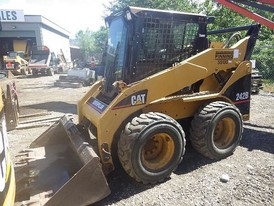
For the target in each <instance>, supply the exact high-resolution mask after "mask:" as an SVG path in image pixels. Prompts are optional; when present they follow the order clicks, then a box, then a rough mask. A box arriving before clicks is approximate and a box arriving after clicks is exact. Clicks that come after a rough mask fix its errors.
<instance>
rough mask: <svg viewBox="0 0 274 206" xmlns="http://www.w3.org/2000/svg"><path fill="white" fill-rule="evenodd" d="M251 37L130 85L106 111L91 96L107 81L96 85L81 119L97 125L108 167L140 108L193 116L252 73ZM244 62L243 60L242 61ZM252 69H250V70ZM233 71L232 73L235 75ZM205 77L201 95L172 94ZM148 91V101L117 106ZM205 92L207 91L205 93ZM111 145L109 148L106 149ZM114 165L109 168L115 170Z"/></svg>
mask: <svg viewBox="0 0 274 206" xmlns="http://www.w3.org/2000/svg"><path fill="white" fill-rule="evenodd" d="M248 39H249V37H246V38H244V39H243V40H241V41H240V42H239V43H237V45H235V46H234V47H233V48H227V49H220V48H209V49H207V50H205V51H203V52H200V53H199V54H197V55H195V56H193V57H191V58H189V59H187V60H185V61H182V62H180V63H178V64H176V65H174V66H173V67H170V68H169V69H166V70H164V71H162V72H159V73H156V74H155V75H152V76H150V77H148V78H145V79H143V80H141V81H139V82H136V83H134V84H131V85H127V86H126V87H125V88H124V89H123V90H122V91H121V92H120V93H119V94H118V96H117V97H116V98H115V99H114V100H113V101H112V102H111V103H110V104H109V105H107V108H106V109H105V110H104V111H103V112H98V111H96V110H94V109H93V108H92V107H91V106H90V105H89V104H88V100H89V99H90V97H92V98H96V96H97V95H98V94H99V93H100V89H101V85H102V84H103V82H98V83H96V84H95V85H93V86H92V87H91V89H90V91H89V92H88V93H87V94H86V95H85V96H84V97H83V98H82V99H81V100H80V101H79V103H78V115H79V122H80V123H81V122H82V121H83V119H84V117H85V118H87V119H88V120H89V121H90V122H91V123H92V124H93V125H94V126H95V127H96V128H97V140H98V148H99V153H100V154H99V155H100V157H101V162H102V163H103V165H104V166H106V165H113V164H112V158H111V156H110V157H109V156H108V155H107V157H106V154H107V153H110V152H111V146H112V142H113V139H114V137H115V133H116V131H118V129H119V128H120V126H121V125H124V124H125V120H127V118H128V117H129V116H130V115H132V114H134V113H135V112H137V111H140V110H141V111H142V112H149V111H159V112H162V113H165V114H168V115H170V116H171V117H173V118H175V119H180V118H186V117H192V116H193V115H194V114H195V112H196V111H197V110H198V108H199V107H200V106H201V105H202V104H203V103H204V102H205V101H208V100H210V99H211V100H213V99H222V100H224V101H229V100H228V99H227V98H226V97H224V96H223V92H225V90H226V88H228V87H229V86H230V85H231V84H233V83H234V82H235V81H236V80H238V79H240V78H241V77H243V76H245V75H247V74H249V73H250V69H249V66H250V62H249V61H247V62H243V59H244V57H245V51H246V48H247V42H248ZM241 62H243V63H241ZM240 63H241V64H240ZM247 68H248V69H247ZM217 73H220V74H222V76H223V77H225V78H226V79H228V81H227V82H226V83H225V85H222V86H221V85H220V84H219V83H218V81H217V80H216V78H215V77H214V74H217ZM231 74H232V75H231ZM199 80H203V83H202V85H201V86H200V93H198V94H197V95H194V94H193V95H183V96H172V98H171V97H168V96H169V95H172V94H174V93H175V92H177V91H179V90H180V89H183V88H185V87H188V86H191V85H192V84H194V83H195V82H197V81H199ZM142 90H147V99H146V102H145V103H144V104H142V103H141V104H136V105H135V106H130V107H126V108H121V109H119V108H118V109H113V108H114V107H115V105H117V103H119V102H121V101H122V100H123V99H125V98H127V97H130V96H131V95H133V94H134V93H136V92H138V91H142ZM203 91H207V92H205V93H203ZM103 145H107V146H108V147H107V148H108V151H104V152H103V149H102V146H103ZM112 169H113V168H112V167H111V168H109V170H112Z"/></svg>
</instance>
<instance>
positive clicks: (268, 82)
mask: <svg viewBox="0 0 274 206" xmlns="http://www.w3.org/2000/svg"><path fill="white" fill-rule="evenodd" d="M263 82H264V83H263V91H265V92H272V93H274V80H273V79H264V80H263Z"/></svg>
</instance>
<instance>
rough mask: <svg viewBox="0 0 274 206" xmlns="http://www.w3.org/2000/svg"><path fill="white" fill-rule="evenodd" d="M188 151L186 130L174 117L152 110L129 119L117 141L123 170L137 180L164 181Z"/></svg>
mask: <svg viewBox="0 0 274 206" xmlns="http://www.w3.org/2000/svg"><path fill="white" fill-rule="evenodd" d="M184 152H185V133H184V131H183V129H182V127H181V126H180V124H179V123H178V122H177V121H175V120H174V119H172V118H171V117H169V116H167V115H164V114H161V113H154V112H150V113H147V114H141V115H140V116H139V117H135V118H133V119H132V121H131V122H129V123H128V124H127V125H126V127H125V129H124V131H123V132H122V134H121V137H120V139H119V141H118V157H119V160H120V162H121V165H122V166H123V168H124V170H125V171H126V172H127V173H128V174H129V175H130V176H131V177H133V178H134V179H135V180H136V181H138V182H143V183H144V184H148V183H151V184H154V183H156V182H161V181H163V180H164V179H165V178H167V177H169V176H170V174H171V173H172V172H173V171H174V170H175V169H176V168H177V166H178V164H179V163H180V162H181V161H182V157H183V155H184Z"/></svg>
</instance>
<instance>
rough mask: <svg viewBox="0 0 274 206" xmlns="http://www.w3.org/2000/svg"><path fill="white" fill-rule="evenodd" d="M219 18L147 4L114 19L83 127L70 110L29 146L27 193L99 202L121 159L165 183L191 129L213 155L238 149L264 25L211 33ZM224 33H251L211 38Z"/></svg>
mask: <svg viewBox="0 0 274 206" xmlns="http://www.w3.org/2000/svg"><path fill="white" fill-rule="evenodd" d="M212 21H213V18H210V17H207V16H205V15H200V14H191V13H184V12H172V11H163V10H154V9H144V8H137V7H127V8H125V9H123V10H122V11H120V12H117V13H115V14H112V15H110V16H109V17H107V18H106V22H107V24H108V25H109V34H108V42H107V46H106V50H105V54H104V55H103V56H104V61H103V63H104V67H105V68H104V70H105V72H104V78H103V80H101V81H97V82H96V83H95V84H93V85H92V86H91V87H90V90H89V91H88V92H87V93H86V94H85V95H84V97H83V98H82V99H81V100H80V101H79V102H78V117H79V123H78V124H77V125H75V124H74V123H73V121H72V120H71V119H69V117H68V116H64V117H63V118H62V119H60V120H59V122H57V123H55V124H54V125H53V126H51V127H50V128H49V129H48V130H47V131H46V132H45V133H44V134H42V135H41V136H40V137H39V138H38V139H36V140H35V141H34V142H33V143H32V144H31V148H30V149H28V150H26V151H24V152H23V153H22V154H21V156H22V159H21V161H20V164H21V166H22V169H21V170H20V174H21V175H22V178H19V179H18V181H19V182H20V183H21V184H18V186H17V187H18V190H17V193H18V196H20V197H21V198H22V197H25V199H27V198H30V200H29V202H28V203H38V202H39V201H40V202H42V203H39V204H43V205H44V204H45V205H77V206H78V205H88V204H91V203H94V202H96V201H99V200H100V199H102V198H104V197H105V196H107V195H108V194H109V193H110V189H109V187H108V184H107V181H106V178H105V177H106V176H107V175H108V174H109V173H110V172H111V171H113V170H114V168H115V166H114V165H116V161H114V160H117V163H118V164H120V165H121V166H122V167H123V168H124V170H125V171H126V172H127V173H128V175H130V176H131V177H132V178H134V179H135V180H136V181H138V182H142V183H145V184H153V183H157V182H161V181H163V180H164V179H166V178H167V177H169V176H170V174H171V173H172V172H173V171H174V170H175V169H176V167H177V166H178V164H180V162H181V161H182V159H183V155H184V152H185V144H186V141H185V138H186V137H185V134H188V133H189V134H190V135H189V139H190V141H191V143H192V145H193V147H194V148H195V149H196V150H197V151H198V152H200V153H202V154H203V155H205V156H206V157H209V158H212V159H221V158H225V157H227V156H229V155H231V154H232V153H233V152H234V150H235V149H236V147H237V146H238V144H239V142H240V140H241V137H242V132H243V120H248V119H249V110H250V94H251V93H250V92H251V90H250V86H251V62H250V56H251V53H252V50H253V47H254V45H255V42H256V39H257V35H258V32H259V29H260V26H259V25H251V26H244V27H238V28H231V29H229V30H228V29H227V30H225V31H222V30H220V31H212V32H208V31H207V24H208V23H212ZM244 31H247V32H245V33H244V37H241V35H242V34H243V32H244ZM223 32H225V33H227V32H234V33H235V32H240V33H241V35H240V34H239V33H236V34H235V35H232V36H231V38H229V39H228V41H227V42H224V43H213V42H210V41H209V39H210V38H209V36H210V35H214V34H221V33H223ZM189 123H190V124H189ZM186 125H191V126H190V128H188V127H187V126H186ZM188 131H189V132H188ZM116 157H117V158H116ZM23 199H24V198H23ZM25 203H27V202H25Z"/></svg>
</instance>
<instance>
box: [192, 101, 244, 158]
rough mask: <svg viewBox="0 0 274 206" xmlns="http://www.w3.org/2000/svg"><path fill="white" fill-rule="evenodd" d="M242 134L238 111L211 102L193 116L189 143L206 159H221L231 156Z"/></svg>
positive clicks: (218, 102)
mask: <svg viewBox="0 0 274 206" xmlns="http://www.w3.org/2000/svg"><path fill="white" fill-rule="evenodd" d="M242 133H243V122H242V118H241V114H240V111H239V110H238V109H237V108H236V107H235V106H234V105H232V104H229V103H226V102H222V101H216V102H212V103H210V104H208V105H206V106H205V107H203V108H201V109H200V111H199V112H198V113H197V114H196V115H195V116H194V119H193V120H192V122H191V129H190V141H191V143H192V145H193V147H194V148H195V149H196V150H197V151H198V152H200V153H201V154H203V155H204V156H206V157H209V158H211V159H222V158H225V157H227V156H229V155H231V154H232V153H233V152H234V150H235V149H236V147H237V146H238V145H239V143H240V141H241V138H242Z"/></svg>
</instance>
